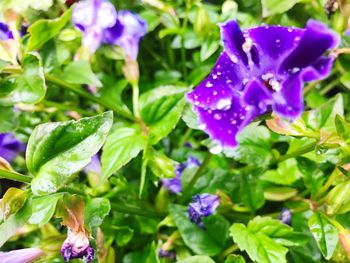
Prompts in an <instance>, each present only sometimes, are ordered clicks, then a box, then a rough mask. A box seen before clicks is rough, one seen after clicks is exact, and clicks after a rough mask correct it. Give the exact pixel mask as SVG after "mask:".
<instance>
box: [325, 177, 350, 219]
mask: <svg viewBox="0 0 350 263" xmlns="http://www.w3.org/2000/svg"><path fill="white" fill-rule="evenodd" d="M326 200H327V214H331V215H333V214H344V213H346V212H348V211H350V181H346V182H343V183H340V184H337V185H336V186H335V187H334V188H333V189H332V190H331V191H330V192H329V193H328V194H327V199H326Z"/></svg>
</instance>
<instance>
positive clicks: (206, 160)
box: [181, 153, 213, 202]
mask: <svg viewBox="0 0 350 263" xmlns="http://www.w3.org/2000/svg"><path fill="white" fill-rule="evenodd" d="M212 156H213V155H212V154H211V153H208V154H207V156H206V157H205V158H204V160H203V162H202V164H201V166H200V167H199V168H198V170H197V172H196V173H195V174H194V175H193V177H192V178H191V180H190V182H189V183H188V185H187V186H186V188H185V189H184V191H183V196H182V198H181V201H182V202H184V201H186V200H187V198H188V195H189V194H191V192H192V189H193V187H194V185H195V184H196V182H197V181H198V179H199V177H200V176H201V174H202V172H203V171H204V170H205V168H206V167H207V165H208V164H209V162H210V160H211V158H212Z"/></svg>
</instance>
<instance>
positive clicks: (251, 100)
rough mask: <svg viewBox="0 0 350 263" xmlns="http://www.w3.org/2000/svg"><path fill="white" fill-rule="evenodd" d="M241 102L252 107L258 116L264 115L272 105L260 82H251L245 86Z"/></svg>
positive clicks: (266, 91)
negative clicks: (257, 112)
mask: <svg viewBox="0 0 350 263" xmlns="http://www.w3.org/2000/svg"><path fill="white" fill-rule="evenodd" d="M242 100H243V102H244V103H245V104H247V105H250V106H254V107H255V108H256V109H257V110H258V111H259V113H260V114H264V113H265V112H266V111H267V107H268V105H271V103H272V95H271V91H269V90H268V89H267V87H265V85H263V84H261V82H260V81H257V80H253V81H251V82H249V83H248V84H247V86H246V88H245V90H244V94H243V97H242Z"/></svg>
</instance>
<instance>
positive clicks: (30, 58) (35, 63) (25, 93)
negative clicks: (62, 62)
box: [0, 52, 46, 105]
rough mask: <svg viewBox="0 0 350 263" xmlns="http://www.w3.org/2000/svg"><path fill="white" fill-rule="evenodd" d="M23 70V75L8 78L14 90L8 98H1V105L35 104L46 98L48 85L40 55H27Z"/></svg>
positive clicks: (24, 59) (33, 53)
mask: <svg viewBox="0 0 350 263" xmlns="http://www.w3.org/2000/svg"><path fill="white" fill-rule="evenodd" d="M22 70H23V73H22V74H20V75H12V76H11V77H9V78H8V81H9V82H11V83H12V85H13V90H12V91H11V92H10V93H8V94H7V95H6V96H4V97H0V104H3V105H12V104H15V103H18V102H22V103H27V104H34V103H37V102H39V101H41V100H42V99H43V98H44V97H45V94H46V83H45V76H44V69H43V67H42V63H41V58H40V56H39V54H38V53H35V52H32V53H27V54H25V55H24V58H23V62H22Z"/></svg>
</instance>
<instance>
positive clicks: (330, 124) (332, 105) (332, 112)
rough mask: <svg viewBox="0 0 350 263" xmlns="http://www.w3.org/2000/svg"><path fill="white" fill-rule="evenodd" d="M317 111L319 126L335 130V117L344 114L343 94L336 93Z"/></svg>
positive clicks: (331, 130)
mask: <svg viewBox="0 0 350 263" xmlns="http://www.w3.org/2000/svg"><path fill="white" fill-rule="evenodd" d="M315 113H316V120H317V124H318V128H322V129H324V130H327V131H330V132H335V131H336V128H335V117H336V116H337V115H339V116H341V117H342V116H344V102H343V96H342V95H341V94H338V95H336V96H335V97H334V98H333V99H331V100H329V101H327V102H326V103H325V104H323V105H322V106H321V107H320V108H319V109H317V110H316V112H315Z"/></svg>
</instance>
